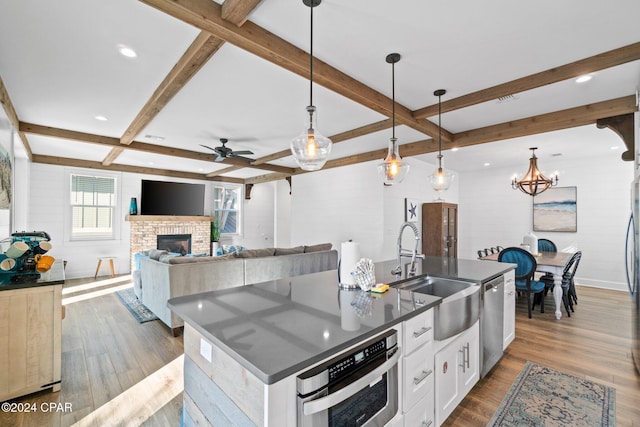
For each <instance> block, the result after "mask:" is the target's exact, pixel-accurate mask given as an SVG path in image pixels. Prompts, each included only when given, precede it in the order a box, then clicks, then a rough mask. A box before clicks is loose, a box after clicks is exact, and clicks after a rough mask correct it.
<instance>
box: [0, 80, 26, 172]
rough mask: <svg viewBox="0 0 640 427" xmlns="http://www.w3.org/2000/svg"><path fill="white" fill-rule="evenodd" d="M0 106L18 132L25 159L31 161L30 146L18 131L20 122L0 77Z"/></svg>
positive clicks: (22, 133)
mask: <svg viewBox="0 0 640 427" xmlns="http://www.w3.org/2000/svg"><path fill="white" fill-rule="evenodd" d="M0 104H2V108H3V109H4V112H5V113H6V114H7V118H9V122H10V123H11V125H12V126H13V127H14V129H16V131H17V132H18V136H19V137H20V140H21V141H22V144H23V145H24V149H25V151H26V152H27V157H29V160H33V152H32V151H31V145H30V144H29V140H28V139H27V135H25V134H24V132H22V131H20V120H19V119H18V115H17V114H16V110H15V108H13V102H11V98H10V97H9V92H8V91H7V88H6V87H5V85H4V82H3V81H2V77H1V76H0Z"/></svg>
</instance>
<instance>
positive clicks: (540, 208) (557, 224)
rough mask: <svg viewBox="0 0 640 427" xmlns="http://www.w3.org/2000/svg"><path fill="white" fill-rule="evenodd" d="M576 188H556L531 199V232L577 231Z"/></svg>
mask: <svg viewBox="0 0 640 427" xmlns="http://www.w3.org/2000/svg"><path fill="white" fill-rule="evenodd" d="M576 195H577V189H576V187H556V188H549V189H548V190H546V191H544V192H542V193H540V194H538V195H537V196H534V197H533V231H568V232H577V231H578V205H577V200H576Z"/></svg>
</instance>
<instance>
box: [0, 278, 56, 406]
mask: <svg viewBox="0 0 640 427" xmlns="http://www.w3.org/2000/svg"><path fill="white" fill-rule="evenodd" d="M63 277H64V276H63ZM61 302H62V284H52V285H41V286H31V287H25V288H18V289H8V290H2V291H0V402H4V401H5V400H9V399H13V398H15V397H19V396H24V395H26V394H30V393H34V392H36V391H41V390H45V389H48V388H52V389H53V391H58V390H60V379H61V362H62V360H61V359H62V304H61Z"/></svg>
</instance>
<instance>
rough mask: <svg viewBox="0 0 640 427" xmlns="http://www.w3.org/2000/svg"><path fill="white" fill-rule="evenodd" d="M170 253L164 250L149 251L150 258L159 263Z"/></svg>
mask: <svg viewBox="0 0 640 427" xmlns="http://www.w3.org/2000/svg"><path fill="white" fill-rule="evenodd" d="M168 253H169V252H167V251H165V250H162V249H149V258H151V259H153V260H156V261H159V260H160V257H161V256H162V255H167V254H168Z"/></svg>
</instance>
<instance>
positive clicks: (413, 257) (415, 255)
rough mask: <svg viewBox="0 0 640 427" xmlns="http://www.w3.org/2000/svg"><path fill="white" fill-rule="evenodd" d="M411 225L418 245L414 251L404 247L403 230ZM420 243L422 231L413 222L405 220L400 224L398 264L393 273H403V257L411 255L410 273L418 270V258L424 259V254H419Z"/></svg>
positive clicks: (412, 273)
mask: <svg viewBox="0 0 640 427" xmlns="http://www.w3.org/2000/svg"><path fill="white" fill-rule="evenodd" d="M407 227H410V228H411V229H412V230H413V235H414V237H415V239H416V246H415V247H414V248H413V251H409V250H407V249H403V248H402V232H403V231H404V229H405V228H407ZM419 245H420V232H419V231H418V227H416V225H415V224H414V223H413V222H404V223H402V225H401V226H400V234H398V266H397V267H396V269H395V270H391V274H396V275H398V274H402V261H401V260H402V257H403V256H404V257H409V256H410V257H411V270H410V271H409V274H410V275H411V276H413V275H414V274H415V272H416V265H415V263H416V258H422V259H424V255H421V254H418V246H419Z"/></svg>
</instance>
